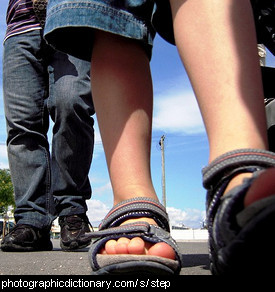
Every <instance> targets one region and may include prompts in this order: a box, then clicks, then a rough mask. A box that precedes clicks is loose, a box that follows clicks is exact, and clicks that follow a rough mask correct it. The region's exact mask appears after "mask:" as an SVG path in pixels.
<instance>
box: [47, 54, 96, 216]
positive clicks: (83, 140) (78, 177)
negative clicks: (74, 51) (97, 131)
mask: <svg viewBox="0 0 275 292" xmlns="http://www.w3.org/2000/svg"><path fill="white" fill-rule="evenodd" d="M49 80H50V86H49V92H50V93H49V99H48V102H47V104H48V108H49V112H50V115H51V118H52V119H53V122H54V127H53V140H52V160H51V169H52V194H53V196H54V199H55V206H56V212H57V214H58V216H69V215H75V214H84V213H86V211H87V206H86V202H85V200H86V199H89V198H90V197H91V186H90V183H89V179H88V173H89V170H90V165H91V161H92V155H93V147H94V129H93V125H94V120H93V118H92V115H93V114H94V108H93V102H92V97H91V84H90V62H87V61H82V60H80V59H77V58H74V57H72V56H68V55H67V54H64V53H61V52H56V53H54V54H53V56H52V58H51V60H50V65H49Z"/></svg>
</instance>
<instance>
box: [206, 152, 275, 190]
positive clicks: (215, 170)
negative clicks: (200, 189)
mask: <svg viewBox="0 0 275 292" xmlns="http://www.w3.org/2000/svg"><path fill="white" fill-rule="evenodd" d="M250 167H251V168H253V169H250ZM269 167H275V153H273V152H270V151H265V150H257V149H240V150H235V151H231V152H227V153H225V154H224V155H221V156H219V157H218V158H217V159H215V160H214V161H213V162H212V163H210V164H209V165H208V166H207V167H205V168H204V169H203V170H202V173H203V185H204V187H205V188H206V189H208V190H209V189H213V185H214V186H215V185H216V184H217V182H219V181H220V180H222V179H223V178H224V177H227V176H229V175H230V174H232V173H234V172H236V170H239V171H243V172H254V171H255V168H257V169H258V170H260V169H265V168H269Z"/></svg>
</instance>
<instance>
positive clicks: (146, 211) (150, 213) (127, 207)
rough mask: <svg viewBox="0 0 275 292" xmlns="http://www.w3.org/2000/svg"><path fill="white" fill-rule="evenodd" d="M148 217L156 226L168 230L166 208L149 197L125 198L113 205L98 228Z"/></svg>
mask: <svg viewBox="0 0 275 292" xmlns="http://www.w3.org/2000/svg"><path fill="white" fill-rule="evenodd" d="M140 217H149V218H152V219H154V220H155V221H156V223H157V224H158V226H160V227H161V228H163V229H164V230H166V231H168V232H170V227H169V219H168V214H167V212H166V209H165V207H164V206H163V205H161V204H160V203H159V202H158V201H156V200H154V199H151V198H144V197H137V198H132V199H129V200H125V201H123V202H121V203H119V204H117V205H115V206H114V207H113V208H112V209H111V210H110V211H109V213H108V214H107V215H106V217H105V218H104V220H103V221H102V223H101V225H100V228H99V229H100V230H103V229H107V228H110V227H115V226H119V225H120V224H121V223H122V222H124V221H125V220H127V219H132V218H140Z"/></svg>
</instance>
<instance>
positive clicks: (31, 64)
mask: <svg viewBox="0 0 275 292" xmlns="http://www.w3.org/2000/svg"><path fill="white" fill-rule="evenodd" d="M42 34H43V32H42V31H39V30H35V31H31V32H27V33H24V34H20V35H17V36H13V37H10V38H8V39H7V40H6V42H5V44H4V57H3V80H4V83H3V88H4V103H5V114H6V120H7V146H8V158H9V164H10V170H11V176H12V182H13V186H14V193H15V202H16V210H15V214H14V215H15V220H16V222H17V223H20V224H29V225H32V226H35V227H37V228H48V227H49V226H50V225H51V222H52V220H53V219H54V218H55V217H56V216H65V215H73V214H81V213H85V212H86V211H87V206H86V203H85V200H86V199H89V198H90V197H91V186H90V183H89V179H88V172H89V169H90V164H91V160H92V155H93V147H94V129H93V125H94V120H93V118H92V115H93V114H94V107H93V103H92V97H91V88H90V77H89V76H90V63H89V62H86V61H82V60H79V59H76V58H74V57H71V56H69V55H66V54H63V53H60V52H56V51H53V50H52V49H51V48H50V47H49V46H47V45H46V44H45V42H44V41H43V38H42ZM49 115H50V116H51V118H52V120H53V123H54V126H53V139H52V147H51V152H50V151H49V148H50V147H49V142H48V139H47V132H48V128H49Z"/></svg>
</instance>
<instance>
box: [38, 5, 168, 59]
mask: <svg viewBox="0 0 275 292" xmlns="http://www.w3.org/2000/svg"><path fill="white" fill-rule="evenodd" d="M161 1H164V0H161ZM155 12H156V2H155V0H49V1H48V7H47V19H46V25H45V29H44V36H45V39H46V41H47V42H48V43H49V44H50V45H52V46H53V47H54V48H55V49H57V50H60V51H63V52H65V53H68V54H70V55H73V56H76V57H78V58H81V59H84V60H90V59H91V54H92V48H93V32H94V29H99V30H103V31H106V32H110V33H114V34H117V35H120V36H123V37H127V38H131V39H135V40H137V41H139V42H140V43H141V44H142V45H143V46H144V49H145V50H146V52H147V54H148V57H149V58H150V57H151V51H152V46H153V40H154V37H155V34H156V30H155V29H154V27H153V23H152V19H153V15H154V13H155Z"/></svg>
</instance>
